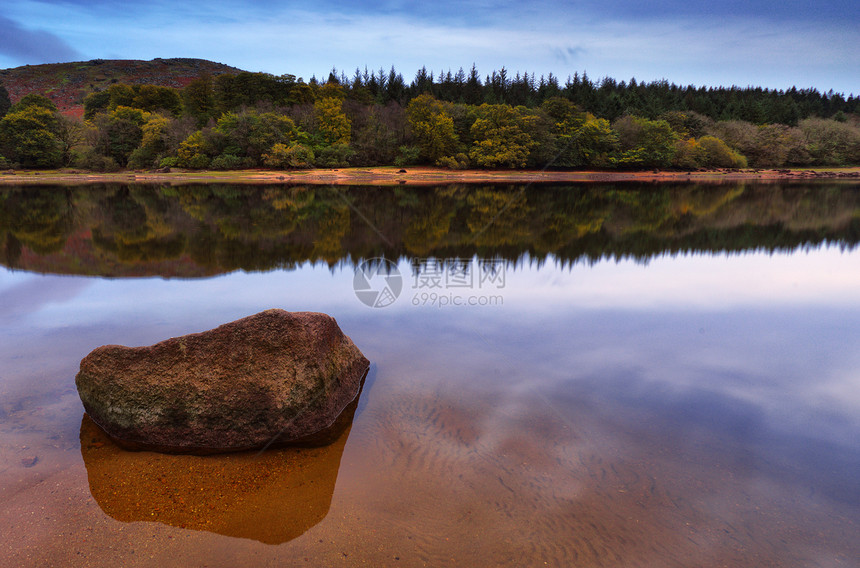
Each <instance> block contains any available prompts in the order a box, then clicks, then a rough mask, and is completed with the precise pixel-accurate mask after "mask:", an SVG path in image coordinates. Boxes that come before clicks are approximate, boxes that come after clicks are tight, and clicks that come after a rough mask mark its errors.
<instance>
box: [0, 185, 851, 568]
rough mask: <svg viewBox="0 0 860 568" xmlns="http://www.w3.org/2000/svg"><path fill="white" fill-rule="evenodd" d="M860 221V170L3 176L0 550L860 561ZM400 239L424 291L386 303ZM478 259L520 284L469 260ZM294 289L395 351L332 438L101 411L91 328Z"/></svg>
mask: <svg viewBox="0 0 860 568" xmlns="http://www.w3.org/2000/svg"><path fill="white" fill-rule="evenodd" d="M858 218H860V188H858V187H857V186H856V184H855V185H851V184H803V185H801V184H793V185H774V184H770V185H765V184H752V185H731V184H728V185H708V186H691V185H671V186H664V185H644V186H634V185H614V186H557V187H556V186H553V187H529V188H523V187H487V186H479V187H472V186H455V187H450V186H449V187H440V188H428V189H415V190H413V189H409V188H397V189H391V188H368V187H362V188H297V187H286V186H272V187H264V188H258V187H250V188H249V187H241V186H189V187H186V188H158V187H152V186H130V187H126V186H93V187H90V188H82V189H75V190H70V189H66V188H59V187H43V188H36V189H33V190H31V189H25V188H20V189H14V188H13V189H4V190H2V191H0V237H2V238H0V243H2V246H0V252H2V254H0V261H2V262H3V264H4V265H5V268H0V337H2V341H0V454H2V459H0V464H2V465H0V502H2V503H3V505H2V506H0V526H2V527H3V530H2V531H0V550H2V555H3V557H4V558H7V559H9V560H8V562H10V563H11V564H10V565H21V566H42V565H49V564H56V565H79V566H88V565H91V566H108V565H111V566H115V565H117V563H119V564H122V565H124V566H151V565H164V566H167V565H180V564H185V565H201V564H206V565H210V566H235V565H267V564H270V565H334V564H336V563H337V564H344V565H352V564H370V565H376V566H398V565H402V566H424V565H426V566H440V565H456V566H479V565H487V566H489V565H510V566H525V565H529V566H530V565H556V566H568V565H577V566H619V565H624V566H722V565H733V566H737V565H743V566H758V565H762V566H764V565H767V566H773V565H776V566H856V565H857V562H856V558H860V545H858V541H857V539H856V534H857V533H858V522H860V477H858V475H857V471H860V443H858V440H860V371H858V369H860V350H858V348H857V346H858V340H860V324H858V323H857V322H858V321H860V319H858V316H860V295H858V293H857V291H858V290H860V254H858V253H857V252H856V251H855V250H854V248H855V245H856V243H857V238H858V235H860V233H858V230H857V229H858V228H860V224H858ZM378 257H385V258H387V259H389V260H390V261H393V262H394V263H395V264H396V265H397V268H398V270H399V273H400V275H401V277H402V289H401V290H400V294H399V296H398V297H397V299H396V300H395V301H394V302H393V303H391V304H390V305H387V306H386V307H381V308H371V307H368V306H366V305H365V304H364V303H362V302H361V301H360V300H359V298H358V297H356V294H355V291H354V289H353V286H354V282H355V273H356V268H357V267H361V266H362V262H363V261H364V260H366V259H370V258H378ZM455 259H456V260H455ZM437 260H438V261H441V262H439V263H437V262H436V261H437ZM482 261H487V262H493V263H501V264H495V266H501V267H502V268H501V270H502V271H503V272H502V275H503V277H504V278H503V280H498V279H496V280H491V281H484V282H483V284H482V285H481V284H479V282H478V281H477V280H472V281H471V284H470V285H468V286H467V285H464V282H467V281H465V280H464V279H463V276H464V274H463V273H462V271H461V272H459V273H456V274H454V271H456V270H458V267H460V268H462V267H468V268H469V269H470V270H472V271H473V276H477V275H478V274H479V272H480V270H481V266H482V265H481V262H482ZM416 267H417V268H418V269H420V270H421V271H422V272H420V273H416ZM434 269H435V270H437V272H436V273H435V274H436V276H438V278H439V280H438V281H436V280H432V279H430V280H428V277H429V276H432V275H433V273H432V270H434ZM422 277H423V278H422ZM379 282H380V281H376V283H375V285H379ZM434 282H435V283H436V284H438V286H436V287H430V286H429V284H430V283H434ZM434 295H435V296H434ZM491 297H492V298H494V300H493V301H492V302H490V301H489V300H487V301H485V302H483V304H482V303H481V301H476V302H474V305H468V304H469V299H470V298H476V299H478V300H480V299H482V298H483V299H488V298H491ZM442 298H445V299H446V300H445V301H444V305H443V300H442ZM455 298H459V299H461V300H462V301H461V302H460V305H454V304H455V303H456V302H455ZM272 307H278V308H283V309H287V310H314V311H323V312H326V313H330V314H332V315H334V316H335V317H336V318H337V320H338V322H339V324H340V325H341V327H342V328H343V329H344V331H345V332H346V333H347V334H348V335H350V337H352V339H353V340H354V341H355V343H356V344H357V345H358V346H359V348H360V349H362V351H363V352H364V353H365V354H366V355H367V357H368V358H369V359H370V360H371V361H372V362H373V372H372V373H371V376H370V377H369V379H368V381H367V383H366V384H365V388H364V390H363V392H362V395H361V399H360V400H359V401H358V405H357V408H356V410H355V416H354V419H353V421H352V425H351V428H349V429H348V430H347V431H346V432H345V433H344V434H343V435H342V436H341V438H340V439H338V441H337V442H335V443H334V444H332V445H331V446H328V447H326V448H321V449H315V450H307V449H303V450H280V451H276V452H266V453H264V454H262V455H255V454H243V455H239V456H214V457H191V456H164V455H158V454H153V453H147V452H141V453H130V452H124V451H122V450H119V449H118V448H116V447H115V446H113V445H112V444H111V442H110V441H109V440H108V439H106V438H105V437H104V435H103V434H101V432H100V431H99V430H98V429H97V428H96V427H95V426H94V425H92V423H90V422H88V420H87V419H86V417H85V416H84V413H83V408H82V406H81V405H80V402H79V399H78V397H77V393H76V392H75V389H74V375H75V373H76V371H77V366H78V363H79V362H80V359H81V358H82V357H83V356H84V355H86V354H87V353H88V352H89V351H90V350H92V349H93V348H95V347H97V346H99V345H102V344H107V343H120V344H126V345H146V344H151V343H153V342H156V341H159V340H161V339H164V338H167V337H170V336H175V335H180V334H184V333H190V332H196V331H202V330H205V329H209V328H211V327H214V326H217V325H219V324H221V323H224V322H226V321H231V320H233V319H237V318H239V317H243V316H246V315H249V314H252V313H256V312H258V311H261V310H263V309H267V308H272Z"/></svg>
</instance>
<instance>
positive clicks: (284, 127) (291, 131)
mask: <svg viewBox="0 0 860 568" xmlns="http://www.w3.org/2000/svg"><path fill="white" fill-rule="evenodd" d="M214 130H215V132H214V134H215V135H216V136H220V137H221V140H218V141H216V143H215V144H216V146H220V147H219V148H218V149H219V150H220V153H223V154H229V155H233V156H239V157H247V158H249V159H250V160H251V161H252V162H253V164H255V165H259V164H260V163H262V159H263V154H265V153H267V152H269V150H270V149H271V148H272V146H274V145H275V144H287V145H289V144H291V143H292V142H293V141H294V140H295V139H296V138H297V136H298V135H299V134H300V133H299V130H298V129H297V128H296V124H295V123H294V122H293V121H292V119H291V118H289V117H287V116H283V115H280V114H276V113H272V112H266V113H262V114H260V113H258V112H257V111H255V110H249V111H245V112H240V113H233V112H228V113H226V114H224V115H222V116H221V118H219V119H218V123H217V125H216V126H215V129H214Z"/></svg>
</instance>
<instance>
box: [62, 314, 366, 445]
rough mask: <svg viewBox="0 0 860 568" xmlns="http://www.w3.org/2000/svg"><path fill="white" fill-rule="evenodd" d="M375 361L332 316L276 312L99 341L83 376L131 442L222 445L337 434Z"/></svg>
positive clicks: (81, 387)
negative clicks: (145, 337) (136, 340)
mask: <svg viewBox="0 0 860 568" xmlns="http://www.w3.org/2000/svg"><path fill="white" fill-rule="evenodd" d="M369 365H370V364H369V362H368V360H367V359H366V358H365V357H364V355H362V353H361V351H359V350H358V348H357V347H356V346H355V345H354V344H353V343H352V341H351V340H350V339H349V337H347V336H346V335H344V334H343V332H342V331H341V330H340V328H339V327H338V325H337V322H335V320H334V318H332V317H331V316H328V315H326V314H320V313H312V312H286V311H283V310H267V311H265V312H261V313H259V314H256V315H253V316H250V317H247V318H243V319H240V320H237V321H234V322H231V323H228V324H224V325H222V326H220V327H217V328H215V329H213V330H210V331H206V332H203V333H195V334H191V335H185V336H182V337H174V338H171V339H168V340H166V341H162V342H161V343H157V344H155V345H152V346H149V347H134V348H132V347H123V346H121V345H106V346H103V347H99V348H97V349H95V350H94V351H93V352H92V353H90V354H89V355H87V356H86V357H85V358H84V359H83V360H82V361H81V370H80V372H79V373H78V375H77V377H76V378H75V383H76V384H77V387H78V393H79V394H80V397H81V401H82V402H83V403H84V408H85V409H86V411H87V414H88V415H89V416H90V418H92V420H93V422H95V423H96V424H98V425H99V426H101V427H102V428H103V429H104V430H105V432H107V434H109V435H110V436H111V437H112V438H113V439H114V440H115V441H117V442H118V443H119V444H120V445H122V446H124V447H127V448H130V449H148V450H156V451H163V452H172V453H217V452H230V451H240V450H248V449H254V448H263V447H268V446H283V445H291V444H307V443H310V444H313V443H324V442H326V441H330V440H331V439H332V436H330V435H329V436H326V432H327V431H328V430H329V429H330V428H331V427H332V426H333V425H335V424H336V420H337V418H338V416H340V414H341V412H342V411H343V410H344V409H345V408H346V407H347V406H348V405H349V403H350V402H351V401H353V400H354V399H355V397H356V396H357V395H358V393H359V390H360V387H361V382H362V379H363V378H364V376H365V375H366V373H367V370H368V368H369ZM335 436H336V434H335Z"/></svg>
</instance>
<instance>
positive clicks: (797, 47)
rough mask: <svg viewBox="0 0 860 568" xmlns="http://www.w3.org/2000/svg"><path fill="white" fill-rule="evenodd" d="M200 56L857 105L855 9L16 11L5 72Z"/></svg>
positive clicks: (44, 6)
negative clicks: (669, 85)
mask: <svg viewBox="0 0 860 568" xmlns="http://www.w3.org/2000/svg"><path fill="white" fill-rule="evenodd" d="M155 57H164V58H168V57H199V58H204V59H211V60H214V61H219V62H221V63H227V64H229V65H234V66H236V67H240V68H242V69H247V70H249V71H265V72H268V73H274V74H283V73H292V74H295V75H298V76H301V77H304V78H305V79H308V78H309V77H310V76H311V75H313V74H315V75H317V76H318V77H321V76H325V75H326V74H327V73H328V70H330V69H331V68H332V67H337V68H338V69H339V70H344V71H345V72H346V73H347V74H348V75H351V74H352V73H353V72H354V70H355V68H356V67H359V68H361V69H363V68H364V67H365V66H367V67H369V68H370V69H379V68H380V67H382V68H385V69H386V70H388V69H389V68H390V67H391V66H392V65H394V66H395V67H396V68H397V70H398V71H400V72H401V73H403V75H404V77H405V78H406V79H407V80H411V79H412V77H414V74H415V72H416V70H417V69H418V68H420V67H421V66H426V67H427V68H428V69H429V70H432V71H434V72H439V71H440V70H443V71H447V70H448V69H451V70H452V71H455V72H456V71H457V69H458V68H459V67H463V68H464V69H466V70H468V69H469V68H470V67H471V65H472V63H475V64H476V65H477V68H478V71H479V72H480V73H481V74H482V75H486V74H488V73H490V72H491V71H492V70H493V69H500V68H501V67H502V66H505V67H506V68H507V69H508V70H509V71H510V74H511V75H513V74H514V73H515V72H517V71H521V72H522V71H529V72H534V73H536V74H537V75H541V74H544V75H545V74H548V73H550V72H552V73H554V74H555V75H557V76H559V77H561V78H562V80H563V79H565V78H566V77H567V76H568V75H572V74H573V73H574V72H575V71H579V72H580V73H581V72H583V71H586V72H587V73H588V74H589V76H590V77H591V78H592V79H596V78H600V77H604V76H610V77H614V78H616V79H619V80H622V79H624V80H627V79H630V78H631V77H635V78H636V79H637V80H640V81H642V80H644V81H651V80H656V79H663V78H665V79H668V80H669V81H671V82H674V83H678V84H684V85H686V84H694V85H707V86H717V85H726V86H728V85H739V86H747V85H758V86H764V87H770V88H780V89H781V88H788V87H790V86H792V85H794V86H797V87H815V88H818V89H819V90H823V91H827V90H830V89H833V90H835V91H837V92H843V93H845V94H848V93H854V94H860V2H857V1H856V0H822V1H818V2H814V1H800V0H783V1H778V2H774V1H768V0H746V1H742V0H728V1H725V2H714V1H704V0H686V1H684V0H655V1H650V2H641V1H633V0H602V1H592V0H585V1H576V0H557V1H548V0H534V1H532V2H528V3H525V2H511V1H501V2H490V1H488V0H467V1H463V2H453V1H450V0H435V1H433V2H426V1H420V2H419V1H409V0H379V1H376V2H367V1H364V0H362V1H356V2H346V1H343V0H318V1H314V2H303V1H293V2H291V1H281V0H263V1H259V2H255V3H253V4H252V5H248V4H247V3H245V2H239V1H237V0H208V1H206V2H199V1H196V0H187V1H185V2H177V1H176V0H171V1H169V2H168V1H166V0H150V1H147V2H142V1H140V0H133V1H129V2H122V3H120V2H115V0H42V1H34V0H5V1H4V2H3V10H2V14H0V68H6V67H16V66H19V65H24V64H38V63H53V62H58V61H77V60H89V59H95V58H103V59H152V58H155Z"/></svg>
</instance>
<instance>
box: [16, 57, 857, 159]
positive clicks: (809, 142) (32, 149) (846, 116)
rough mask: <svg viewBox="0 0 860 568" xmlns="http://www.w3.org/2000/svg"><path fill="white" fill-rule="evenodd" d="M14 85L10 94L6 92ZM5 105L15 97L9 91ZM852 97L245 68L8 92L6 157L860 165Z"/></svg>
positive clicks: (497, 75)
mask: <svg viewBox="0 0 860 568" xmlns="http://www.w3.org/2000/svg"><path fill="white" fill-rule="evenodd" d="M4 95H5V98H4ZM4 100H5V102H4ZM858 101H860V99H858V98H856V97H854V96H853V95H851V96H849V97H848V98H845V97H844V96H843V95H841V94H838V93H833V92H829V93H824V94H822V93H819V92H818V91H817V90H814V89H808V90H798V89H795V88H792V89H790V90H788V91H772V90H768V89H761V88H745V89H740V88H737V87H732V88H708V89H706V88H704V87H702V88H695V87H692V86H690V87H679V86H677V85H674V84H669V83H668V82H666V81H658V82H652V83H647V84H646V83H638V82H636V80H635V79H631V80H630V81H629V82H624V81H621V82H617V81H615V80H614V79H610V78H605V79H603V80H601V81H599V82H597V83H595V82H592V81H591V80H590V79H589V78H588V77H587V75H586V74H583V75H582V76H580V75H579V74H575V75H574V76H573V77H571V78H569V79H568V80H567V82H566V83H565V84H564V85H561V84H560V83H559V81H558V79H557V78H556V77H554V76H553V75H550V76H549V77H547V78H544V77H540V79H537V80H536V79H535V76H534V75H533V74H532V75H529V74H528V73H526V74H523V75H521V74H519V73H517V74H516V75H515V76H514V77H509V75H508V73H507V71H506V70H505V69H504V68H503V69H502V70H501V71H498V72H496V71H494V72H493V73H492V74H491V75H488V76H486V77H485V78H484V79H483V80H482V79H481V78H480V77H479V76H478V73H477V70H476V69H475V67H474V66H473V67H472V69H471V70H470V72H469V73H466V72H464V71H463V69H460V70H458V72H457V73H455V74H453V73H451V72H450V71H449V72H447V73H444V74H442V73H440V74H439V75H435V76H434V74H433V73H432V72H427V70H426V69H424V68H422V69H421V70H420V71H419V72H418V73H417V74H416V76H415V79H414V80H413V81H412V82H411V83H409V84H407V83H406V82H405V81H404V79H403V77H402V75H401V74H399V73H397V72H396V71H395V69H394V68H392V69H391V70H390V71H388V72H387V73H386V72H385V71H383V70H381V69H380V70H379V71H378V72H373V73H371V72H368V71H367V70H364V71H363V72H362V71H360V70H358V69H357V70H356V72H355V74H354V75H353V77H351V78H350V77H347V76H346V75H345V74H344V73H341V74H338V72H337V71H336V70H332V71H331V72H330V73H329V76H328V78H327V80H326V81H325V82H324V83H323V82H320V81H318V80H316V78H311V80H310V81H308V82H304V81H303V80H301V79H297V78H296V77H295V76H293V75H282V76H274V75H269V74H265V73H249V72H242V73H238V74H235V75H229V74H227V75H219V76H216V77H209V76H204V77H200V78H199V79H197V80H195V81H193V82H192V83H190V84H189V85H188V86H186V87H185V88H184V89H181V90H177V89H172V88H168V87H161V86H155V85H125V84H114V85H112V86H110V87H109V88H107V89H105V90H103V91H99V92H95V93H91V94H90V95H88V96H87V97H86V99H85V100H84V103H83V104H84V121H76V120H74V119H69V118H66V117H63V116H61V115H59V114H58V113H57V109H56V107H55V106H54V105H53V103H52V102H51V101H50V100H49V99H48V98H46V97H44V96H42V95H39V94H36V93H31V94H29V95H27V96H25V97H24V98H22V99H21V100H20V101H18V103H16V104H15V105H11V104H7V103H9V101H8V94H7V93H5V90H4V89H0V117H2V118H0V168H9V167H22V168H56V167H77V168H83V169H88V170H97V171H110V170H116V169H120V168H133V169H150V168H170V167H181V168H192V169H207V168H208V169H222V170H223V169H243V168H257V167H267V168H283V169H288V168H304V167H345V166H373V165H398V166H406V165H413V164H431V165H437V166H441V167H447V168H454V169H462V168H543V167H555V168H585V167H593V168H678V169H695V168H714V167H724V168H741V167H747V166H751V167H784V166H801V167H802V166H812V165H821V166H840V165H850V164H857V163H860V114H858V112H860V111H858Z"/></svg>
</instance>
